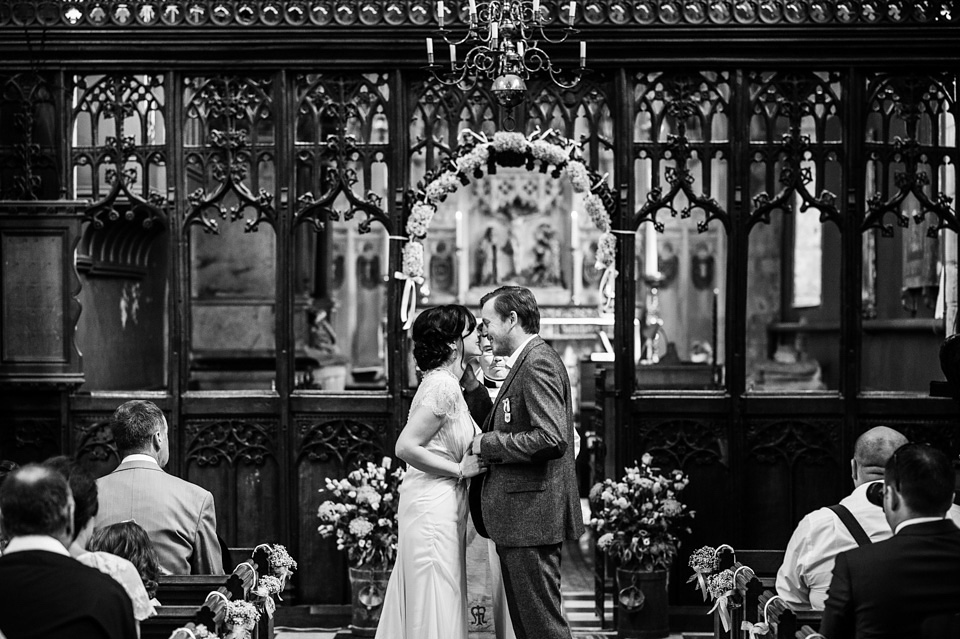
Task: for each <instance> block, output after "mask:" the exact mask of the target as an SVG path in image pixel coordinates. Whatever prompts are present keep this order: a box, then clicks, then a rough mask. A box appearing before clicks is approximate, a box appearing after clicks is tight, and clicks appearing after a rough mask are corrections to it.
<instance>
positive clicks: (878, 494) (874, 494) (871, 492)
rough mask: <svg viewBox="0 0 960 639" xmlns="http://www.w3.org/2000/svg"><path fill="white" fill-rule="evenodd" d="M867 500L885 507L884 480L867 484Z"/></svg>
mask: <svg viewBox="0 0 960 639" xmlns="http://www.w3.org/2000/svg"><path fill="white" fill-rule="evenodd" d="M867 501H869V502H870V503H871V504H873V505H874V506H879V507H880V508H883V482H882V481H875V482H873V483H872V484H870V485H869V486H867Z"/></svg>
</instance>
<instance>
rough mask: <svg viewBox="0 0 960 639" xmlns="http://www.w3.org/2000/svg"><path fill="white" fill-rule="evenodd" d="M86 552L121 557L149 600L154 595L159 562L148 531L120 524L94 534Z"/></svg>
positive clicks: (139, 527) (135, 525)
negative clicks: (138, 580) (131, 566)
mask: <svg viewBox="0 0 960 639" xmlns="http://www.w3.org/2000/svg"><path fill="white" fill-rule="evenodd" d="M87 548H88V549H90V550H91V551H94V552H108V553H110V554H111V555H116V556H117V557H123V558H124V559H126V560H127V561H129V562H130V563H132V564H133V565H134V567H136V569H137V572H139V573H140V579H141V580H143V586H144V588H146V589H147V594H148V595H149V596H150V598H151V599H152V598H153V597H154V596H155V595H156V594H157V577H158V576H159V575H160V562H159V560H158V559H157V551H156V550H155V549H154V547H153V543H152V542H151V541H150V537H149V536H147V531H146V530H144V529H143V528H142V527H141V526H140V524H138V523H137V522H135V521H121V522H120V523H118V524H110V525H109V526H104V527H103V528H101V529H99V530H97V531H96V532H95V533H93V537H91V538H90V543H88V544H87Z"/></svg>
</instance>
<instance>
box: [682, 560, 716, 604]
mask: <svg viewBox="0 0 960 639" xmlns="http://www.w3.org/2000/svg"><path fill="white" fill-rule="evenodd" d="M688 565H689V566H690V567H691V568H693V574H692V575H691V576H690V578H689V579H687V583H690V582H693V581H696V582H697V584H696V585H695V586H694V587H695V588H699V589H700V592H701V593H702V594H703V600H704V601H706V600H707V577H709V576H710V575H712V574H714V573H715V572H717V570H719V568H720V557H719V556H718V555H717V549H716V548H714V547H713V546H702V547H701V548H698V549H697V550H694V551H693V554H691V555H690V561H689V562H688Z"/></svg>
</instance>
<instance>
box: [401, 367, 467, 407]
mask: <svg viewBox="0 0 960 639" xmlns="http://www.w3.org/2000/svg"><path fill="white" fill-rule="evenodd" d="M418 406H424V407H426V408H429V409H430V410H431V411H432V412H433V414H434V415H436V416H437V417H446V418H447V419H453V418H454V417H456V416H457V414H459V412H460V410H461V409H462V407H463V406H464V403H463V392H462V391H461V390H460V383H459V382H458V381H457V380H456V379H455V378H454V376H453V375H452V374H450V373H449V372H447V371H445V370H442V369H438V368H436V369H433V370H431V371H427V372H426V373H425V374H424V375H423V379H422V380H421V381H420V388H419V389H417V394H416V396H414V398H413V403H412V404H411V405H410V412H413V411H414V409H416V408H417V407H418Z"/></svg>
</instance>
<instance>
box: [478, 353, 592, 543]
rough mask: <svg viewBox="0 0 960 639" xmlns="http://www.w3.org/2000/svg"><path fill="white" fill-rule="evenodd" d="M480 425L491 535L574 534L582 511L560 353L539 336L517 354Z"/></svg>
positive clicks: (505, 539) (551, 539)
mask: <svg viewBox="0 0 960 639" xmlns="http://www.w3.org/2000/svg"><path fill="white" fill-rule="evenodd" d="M508 414H509V421H507V415H508ZM483 430H484V432H485V434H484V436H483V438H482V440H481V444H480V453H481V455H482V456H483V458H484V459H486V460H487V461H488V462H489V463H490V468H489V470H488V471H487V473H486V476H485V478H484V482H483V492H482V497H481V503H482V514H483V522H484V524H485V526H486V528H487V532H488V533H489V534H490V538H491V539H492V540H493V541H494V542H495V543H496V544H498V545H501V546H545V545H549V544H557V543H560V542H562V541H563V540H564V539H578V538H579V537H580V535H582V534H583V515H582V514H581V510H580V500H579V497H578V494H577V477H576V466H575V463H574V458H573V403H572V399H571V394H570V378H569V377H568V376H567V370H566V368H565V367H564V365H563V361H562V360H561V359H560V356H559V355H557V352H556V351H555V350H553V348H551V347H550V345H549V344H547V343H546V342H544V341H543V340H542V339H541V338H540V337H539V336H538V337H535V338H533V339H532V340H530V342H529V343H528V344H527V345H526V346H525V347H524V349H523V350H522V351H521V353H520V355H519V356H518V357H517V361H516V362H515V363H514V365H513V368H511V369H510V374H509V375H507V378H506V379H505V380H504V382H503V386H502V387H501V388H500V393H499V394H498V395H497V399H496V400H495V401H494V403H493V408H492V409H491V411H490V414H489V415H488V416H487V419H486V421H485V422H484V426H483Z"/></svg>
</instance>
